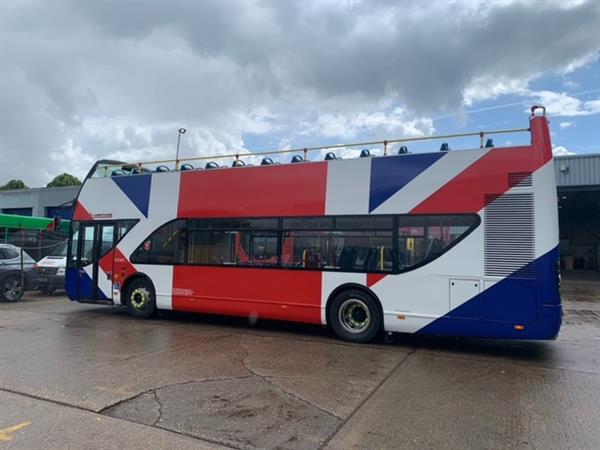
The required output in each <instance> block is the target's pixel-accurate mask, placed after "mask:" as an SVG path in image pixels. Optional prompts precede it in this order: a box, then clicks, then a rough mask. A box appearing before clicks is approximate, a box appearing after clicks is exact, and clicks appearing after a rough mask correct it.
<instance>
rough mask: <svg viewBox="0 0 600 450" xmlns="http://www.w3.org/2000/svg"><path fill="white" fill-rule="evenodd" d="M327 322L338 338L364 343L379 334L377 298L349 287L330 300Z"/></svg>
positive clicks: (379, 320)
mask: <svg viewBox="0 0 600 450" xmlns="http://www.w3.org/2000/svg"><path fill="white" fill-rule="evenodd" d="M328 323H329V324H330V326H331V328H332V329H333V332H334V333H335V334H336V336H337V337H339V338H340V339H342V340H344V341H349V342H357V343H365V342H369V341H371V340H372V339H373V338H375V336H377V334H379V332H380V331H381V327H382V323H383V318H382V314H381V308H380V306H379V303H378V302H377V300H375V299H374V298H373V297H372V296H371V295H369V294H368V293H366V292H364V291H362V290H360V289H349V290H345V291H342V292H340V293H339V294H337V295H336V296H335V298H334V299H333V300H332V302H331V307H330V308H329V317H328Z"/></svg>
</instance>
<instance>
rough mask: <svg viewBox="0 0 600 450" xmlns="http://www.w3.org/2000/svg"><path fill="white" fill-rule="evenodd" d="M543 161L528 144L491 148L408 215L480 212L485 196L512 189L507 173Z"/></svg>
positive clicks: (534, 166)
mask: <svg viewBox="0 0 600 450" xmlns="http://www.w3.org/2000/svg"><path fill="white" fill-rule="evenodd" d="M544 162H545V161H542V158H541V157H540V153H538V152H536V151H534V147H531V146H527V147H512V148H498V149H493V150H490V151H489V152H488V153H486V154H485V155H484V156H482V157H481V158H480V159H479V160H477V161H475V162H474V163H473V164H472V165H470V166H469V167H467V168H466V169H465V170H464V171H462V172H461V173H460V174H459V175H457V176H456V177H455V178H453V179H452V180H451V181H449V182H448V183H446V184H445V185H444V186H442V187H441V188H440V189H438V190H437V191H436V192H434V193H433V194H432V195H431V196H429V197H428V198H427V199H425V200H424V201H423V202H421V203H420V204H419V205H417V206H416V207H415V208H414V209H413V210H412V211H411V214H427V213H437V214H439V213H474V212H477V211H480V210H481V209H482V208H483V207H484V206H485V196H486V195H489V194H497V195H501V194H504V193H505V192H506V191H508V190H509V189H510V188H511V186H510V183H509V177H508V174H509V173H522V172H528V173H532V172H534V171H536V170H537V169H539V168H540V167H541V166H542V165H543V164H544Z"/></svg>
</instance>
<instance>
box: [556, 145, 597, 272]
mask: <svg viewBox="0 0 600 450" xmlns="http://www.w3.org/2000/svg"><path fill="white" fill-rule="evenodd" d="M554 168H555V170H556V182H557V185H558V217H559V225H560V253H561V265H562V267H563V268H565V269H588V270H595V271H598V270H600V154H593V155H568V156H559V157H556V158H555V159H554Z"/></svg>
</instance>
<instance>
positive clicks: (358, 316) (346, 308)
mask: <svg viewBox="0 0 600 450" xmlns="http://www.w3.org/2000/svg"><path fill="white" fill-rule="evenodd" d="M338 317H339V319H340V323H341V324H342V326H343V327H344V329H345V330H346V331H349V332H350V333H361V332H363V331H365V330H366V329H367V328H368V327H369V324H370V323H371V313H370V311H369V307H368V306H367V304H366V303H365V302H363V301H362V300H359V299H357V298H349V299H348V300H345V301H344V303H342V305H341V306H340V309H339V313H338Z"/></svg>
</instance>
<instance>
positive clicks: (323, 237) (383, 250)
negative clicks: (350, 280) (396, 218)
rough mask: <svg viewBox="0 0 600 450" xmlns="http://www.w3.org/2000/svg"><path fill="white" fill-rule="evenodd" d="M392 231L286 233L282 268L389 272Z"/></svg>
mask: <svg viewBox="0 0 600 450" xmlns="http://www.w3.org/2000/svg"><path fill="white" fill-rule="evenodd" d="M392 244H393V243H392V231H391V230H389V231H351V230H348V231H333V230H332V231H318V230H316V231H296V230H293V231H291V230H290V231H285V232H284V237H283V254H284V257H283V261H282V265H283V266H284V267H285V266H287V267H296V268H306V269H329V270H342V271H349V272H391V271H393V269H394V263H393V258H394V256H393V255H394V252H393V250H392V249H393V245H392Z"/></svg>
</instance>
